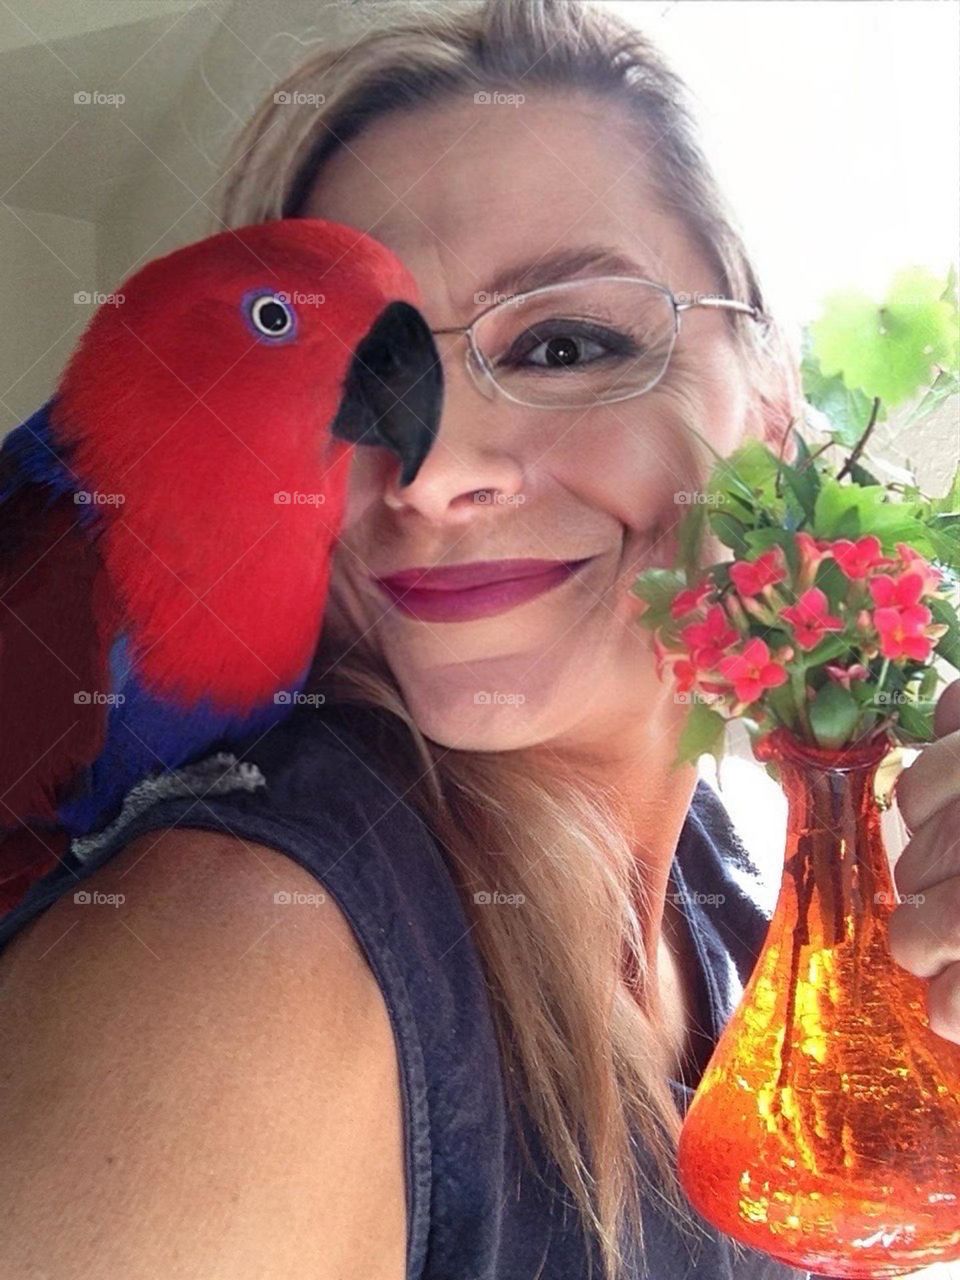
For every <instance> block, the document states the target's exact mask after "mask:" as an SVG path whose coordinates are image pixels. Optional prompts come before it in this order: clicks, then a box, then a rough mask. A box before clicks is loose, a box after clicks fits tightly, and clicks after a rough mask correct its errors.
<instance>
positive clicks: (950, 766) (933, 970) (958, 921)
mask: <svg viewBox="0 0 960 1280" xmlns="http://www.w3.org/2000/svg"><path fill="white" fill-rule="evenodd" d="M934 735H935V737H936V741H935V742H932V743H930V745H929V746H926V747H924V748H923V749H922V750H921V752H920V754H919V755H918V756H917V758H916V760H915V761H914V762H913V764H912V765H911V766H910V767H909V768H908V769H905V770H904V771H903V773H902V774H901V775H900V777H899V778H898V779H897V784H896V788H895V794H896V799H897V804H898V806H899V809H900V814H901V816H902V818H903V821H904V823H905V824H906V827H907V830H908V832H909V833H910V841H909V843H908V844H907V845H906V847H905V848H904V850H903V852H902V853H901V854H900V857H899V858H898V860H897V862H896V863H895V864H894V871H893V877H894V882H895V884H896V887H897V893H898V894H899V895H900V896H901V897H903V898H905V899H906V901H902V902H900V904H899V905H898V906H897V907H896V909H895V910H894V911H893V912H892V914H891V915H890V918H889V921H888V925H889V942H890V953H891V955H892V956H893V959H894V960H895V961H896V962H897V964H899V965H901V966H902V967H903V968H904V969H907V970H909V972H910V973H914V974H916V975H917V977H918V978H930V979H931V981H930V984H929V986H928V987H927V1015H928V1017H929V1019H930V1029H931V1031H935V1032H936V1033H937V1035H940V1036H943V1037H944V1038H945V1039H947V1040H952V1041H954V1042H955V1043H956V1044H960V680H955V681H954V682H953V683H952V684H949V685H948V686H947V687H946V689H944V691H943V693H942V694H941V695H940V698H939V700H938V702H937V706H936V710H935V714H934Z"/></svg>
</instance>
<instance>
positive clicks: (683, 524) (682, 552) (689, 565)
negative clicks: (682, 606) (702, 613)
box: [677, 502, 707, 582]
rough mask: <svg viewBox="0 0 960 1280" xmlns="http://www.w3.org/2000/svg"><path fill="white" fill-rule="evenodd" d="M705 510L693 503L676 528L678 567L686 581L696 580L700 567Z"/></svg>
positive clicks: (699, 503)
mask: <svg viewBox="0 0 960 1280" xmlns="http://www.w3.org/2000/svg"><path fill="white" fill-rule="evenodd" d="M706 515H707V509H706V507H705V505H704V504H703V503H702V502H695V503H694V504H693V505H692V506H691V507H690V510H689V511H687V512H686V513H685V514H684V516H683V519H682V520H681V521H680V524H679V526H678V528H677V548H678V555H679V560H680V565H681V567H682V569H683V571H684V573H686V575H687V581H688V582H692V581H693V580H694V578H696V576H697V573H698V571H699V565H700V553H701V549H702V547H703V533H704V529H705V528H706Z"/></svg>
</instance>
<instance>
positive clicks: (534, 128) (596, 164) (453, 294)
mask: <svg viewBox="0 0 960 1280" xmlns="http://www.w3.org/2000/svg"><path fill="white" fill-rule="evenodd" d="M303 213H304V215H305V216H313V217H322V218H329V219H332V220H334V221H337V222H342V223H346V224H348V225H351V226H355V227H357V228H359V229H360V230H362V231H365V232H369V233H370V234H371V235H373V236H374V237H376V238H377V239H378V240H380V241H382V242H383V243H384V244H386V245H388V246H389V247H390V248H391V249H393V250H394V252H395V253H397V255H398V256H399V257H400V258H401V259H403V261H404V262H405V263H406V264H407V266H408V267H409V268H410V270H411V271H412V272H413V275H414V276H415V278H416V280H417V282H418V284H419V287H420V291H421V296H422V310H423V313H424V315H425V317H426V319H427V322H428V324H429V325H430V327H431V328H432V329H443V328H449V327H452V326H463V325H466V324H467V323H469V321H470V320H472V319H473V317H474V316H475V315H476V314H477V313H478V312H479V311H481V310H482V309H483V307H484V305H486V301H487V298H486V297H485V296H484V295H485V294H486V295H489V282H490V281H492V280H493V279H494V278H495V277H497V276H498V275H500V273H501V272H503V271H504V270H505V269H506V268H508V267H512V266H514V265H518V264H521V263H527V262H536V261H537V260H539V259H544V258H547V257H548V256H551V255H553V254H555V253H557V252H558V251H561V250H570V249H576V248H581V247H583V246H602V247H604V248H606V249H608V250H609V251H610V252H612V253H618V254H621V255H623V256H624V257H626V258H629V259H631V260H633V261H635V262H636V263H637V268H636V272H635V273H636V274H639V275H642V276H644V277H646V278H649V279H652V280H655V281H657V282H659V283H662V284H666V285H668V286H669V287H670V288H672V289H673V290H674V292H677V293H687V294H692V293H695V292H704V293H717V292H718V291H719V285H718V282H717V280H716V279H715V278H714V276H713V273H712V272H711V270H710V268H709V265H708V263H707V261H706V260H705V259H704V257H703V256H702V254H701V253H700V252H699V251H698V250H697V248H696V246H695V245H694V243H693V242H692V240H691V239H690V237H689V236H688V234H687V233H686V231H685V230H684V228H683V227H682V226H681V224H680V223H679V222H678V221H677V220H676V219H675V218H674V217H672V216H668V215H667V214H665V213H664V212H661V211H660V210H659V208H658V207H657V205H656V202H655V200H654V197H653V194H652V192H651V189H650V188H649V186H648V165H647V160H646V157H645V153H644V149H643V148H641V147H638V146H637V143H636V139H635V136H634V135H632V134H630V133H628V131H627V130H626V128H623V127H618V125H617V123H616V121H615V120H614V118H613V114H612V112H611V111H610V109H609V107H607V106H605V105H604V104H602V103H599V102H598V101H597V100H595V99H593V98H590V97H587V96H583V97H580V98H573V99H571V98H570V97H569V96H567V97H565V98H564V99H563V100H561V99H560V98H558V97H554V96H553V95H552V94H547V93H544V92H540V93H537V94H533V93H530V94H528V95H527V96H526V99H525V101H524V102H523V103H522V104H520V105H510V104H507V103H505V102H497V101H494V102H487V103H482V102H479V103H478V102H474V101H473V99H472V98H470V99H466V100H464V101H462V102H458V103H457V104H456V105H452V106H451V105H444V106H442V107H438V108H419V109H417V110H416V111H415V112H412V113H410V114H408V115H405V116H404V115H394V116H392V117H388V118H385V119H383V120H382V121H379V122H377V123H375V124H374V125H371V126H370V127H368V128H367V130H366V131H364V132H363V133H362V134H361V135H360V136H359V137H358V138H357V139H355V140H354V141H353V142H352V143H351V144H350V146H349V148H346V149H341V150H340V151H338V152H337V153H336V154H335V155H334V157H333V158H332V159H331V160H330V161H329V162H328V164H327V166H326V167H325V169H324V170H323V172H322V175H321V177H320V178H319V180H318V182H317V184H316V186H315V188H314V191H313V193H312V196H311V199H310V200H309V201H308V203H307V205H306V207H305V208H304V210H303ZM585 274H593V275H597V274H603V271H602V270H600V271H598V270H597V269H593V270H591V271H588V272H586V273H585ZM564 278H569V276H566V277H564ZM744 323H751V321H750V320H749V319H747V320H745V321H744ZM437 343H438V346H439V349H440V351H441V353H442V355H443V363H444V374H445V394H444V404H443V417H442V421H441V425H440V431H439V434H438V436H437V439H436V443H435V445H434V447H433V449H432V451H431V453H430V454H429V456H428V457H427V459H426V461H425V462H424V463H423V465H422V467H421V469H420V471H419V473H418V475H417V477H416V479H415V480H414V481H413V483H412V484H410V485H408V486H407V487H406V488H403V489H400V488H398V481H397V464H396V459H395V458H394V457H393V456H392V455H391V454H389V453H388V452H387V451H386V450H380V449H358V450H357V452H356V455H355V459H354V462H353V464H352V472H351V477H350V491H349V496H348V503H347V511H346V517H345V522H344V526H343V529H342V532H341V540H340V545H339V547H338V549H337V553H336V558H335V562H334V569H333V574H334V587H335V591H336V592H337V594H338V595H339V594H340V593H341V592H343V593H346V594H347V595H348V596H349V598H350V600H351V601H352V606H351V607H352V608H353V610H354V611H356V614H357V617H358V618H361V619H362V629H363V630H364V631H366V630H368V629H373V630H374V631H375V632H376V633H377V636H378V638H379V640H380V642H381V645H382V648H383V650H384V652H385V654H386V656H387V659H388V661H389V663H390V665H391V668H392V670H393V671H394V673H395V676H396V678H397V680H398V682H399V684H400V687H401V689H402V691H403V694H404V696H405V699H406V701H407V704H408V706H409V708H410V710H411V712H412V714H413V716H414V718H415V720H416V722H417V724H418V725H419V727H420V729H421V731H422V732H423V733H424V734H426V736H427V737H429V738H432V739H433V740H434V741H436V742H438V743H440V744H442V745H445V746H449V747H456V748H461V749H464V750H491V751H496V750H504V749H511V748H518V747H529V746H535V745H545V746H548V747H557V748H559V747H561V746H569V747H571V748H578V747H579V748H583V749H585V750H591V749H593V748H599V749H601V750H602V748H603V744H604V743H611V742H615V741H619V742H623V741H624V740H625V739H629V740H630V741H631V742H635V741H636V738H637V732H638V728H641V727H644V726H646V732H647V733H650V732H651V731H652V732H655V733H656V734H657V736H658V737H660V735H662V734H664V733H666V734H670V733H672V732H673V731H674V730H675V728H676V726H677V725H678V724H679V722H680V720H681V719H682V715H683V712H684V710H685V708H684V707H683V706H682V705H678V704H677V702H676V701H675V700H674V698H673V695H672V692H671V690H670V689H669V687H668V686H667V685H666V684H665V683H662V682H661V681H659V680H658V678H657V676H656V673H655V670H654V665H653V659H652V652H651V649H650V642H649V637H648V633H647V632H645V631H644V630H643V629H642V628H641V627H640V626H639V625H638V624H637V622H636V614H637V601H636V598H635V597H632V596H631V595H630V594H629V588H630V586H631V584H632V582H633V580H634V578H635V576H636V575H637V573H638V572H639V571H640V570H641V569H643V568H644V567H645V566H647V565H651V564H669V563H670V562H671V558H672V556H673V554H674V551H675V539H674V535H673V531H674V529H675V526H676V524H677V522H678V520H679V519H680V518H681V517H682V515H683V514H684V512H685V511H686V510H687V509H688V495H689V494H690V493H691V492H694V491H696V490H697V489H698V487H699V483H700V481H701V479H702V477H698V476H697V475H696V474H695V467H696V464H695V462H694V458H695V456H696V455H695V454H694V452H693V447H692V444H691V437H690V435H689V433H688V432H686V431H685V430H684V423H690V424H692V425H693V426H695V427H696V428H697V430H698V431H700V432H701V433H702V434H703V435H704V436H706V437H707V438H708V439H709V440H710V441H711V443H712V444H713V446H714V448H716V449H717V450H719V451H720V452H721V453H727V452H729V451H730V450H731V449H733V448H734V447H736V445H737V443H738V442H739V441H740V440H741V438H742V437H743V436H744V434H745V433H746V432H747V431H753V430H754V428H755V427H756V426H757V425H758V423H757V418H756V397H755V396H754V395H753V394H752V393H751V388H750V387H749V386H748V385H747V383H746V381H745V378H744V374H743V372H742V370H741V367H740V365H739V364H738V362H737V360H736V358H735V355H734V351H733V347H732V344H731V342H730V339H729V336H728V333H727V329H726V323H725V321H724V318H723V316H722V315H721V314H719V313H717V312H712V311H710V310H708V309H694V310H693V311H691V312H688V313H685V314H684V317H683V322H682V326H681V330H680V335H679V338H678V340H677V344H676V346H675V348H674V351H673V355H672V356H671V360H670V364H669V366H668V368H667V371H666V373H665V374H664V376H663V378H662V379H661V381H660V382H659V383H658V384H657V385H656V386H655V387H654V388H653V389H652V390H650V391H648V392H646V393H645V394H643V395H641V396H638V397H635V398H633V399H630V400H625V401H620V402H618V403H614V404H607V405H601V406H600V407H598V408H595V409H591V410H587V411H585V410H583V409H576V410H571V409H559V410H555V409H542V408H529V407H525V406H523V405H518V404H515V403H512V402H511V401H510V400H507V399H506V398H504V397H503V396H501V395H499V394H496V395H495V396H494V397H493V398H492V399H488V398H487V397H486V396H484V395H483V394H482V393H481V391H480V390H478V388H477V387H476V386H475V385H474V383H473V382H472V380H471V378H470V375H469V373H468V372H467V369H466V367H465V362H464V352H465V344H466V340H465V338H464V337H463V336H462V335H445V336H440V337H438V338H437ZM561 376H562V375H561ZM701 456H702V455H701ZM525 558H533V559H537V560H541V561H543V560H548V561H563V562H569V561H578V560H584V559H586V561H587V563H586V564H584V565H583V566H582V567H581V568H579V569H578V570H577V571H576V572H574V573H572V574H571V575H569V576H566V577H565V578H563V580H562V581H560V582H559V584H556V585H553V586H551V587H550V588H549V589H546V590H544V591H542V593H541V594H538V595H535V596H534V597H533V598H528V599H525V600H521V601H520V602H516V603H513V604H512V605H509V606H508V607H505V608H503V609H502V611H500V612H497V613H494V614H492V615H489V614H488V615H487V616H482V617H474V618H463V617H454V618H450V619H444V620H436V619H425V618H423V617H419V616H416V617H415V616H411V615H410V614H409V613H408V612H406V611H404V610H402V609H401V608H400V607H398V606H397V605H396V604H394V603H392V601H391V598H390V597H388V596H387V595H385V594H384V593H383V591H382V590H381V588H379V587H378V586H377V585H376V584H375V583H374V582H373V580H372V579H373V577H374V576H382V575H386V574H390V573H395V572H397V571H399V570H402V569H408V568H415V567H416V568H422V567H424V566H448V565H454V564H457V565H459V564H463V563H464V562H470V561H491V560H500V559H525Z"/></svg>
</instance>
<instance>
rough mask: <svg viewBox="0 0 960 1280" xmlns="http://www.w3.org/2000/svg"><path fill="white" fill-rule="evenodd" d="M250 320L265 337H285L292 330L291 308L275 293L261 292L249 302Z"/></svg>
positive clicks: (256, 330)
mask: <svg viewBox="0 0 960 1280" xmlns="http://www.w3.org/2000/svg"><path fill="white" fill-rule="evenodd" d="M249 314H250V322H251V324H252V325H253V328H254V330H255V332H257V333H258V334H262V336H263V337H265V338H286V337H289V336H290V334H291V333H293V330H294V315H293V308H292V307H291V306H290V304H289V302H287V301H286V299H284V298H282V297H280V296H279V295H278V294H275V293H263V294H260V295H259V296H258V297H256V298H254V299H253V300H252V301H251V302H250V304H249Z"/></svg>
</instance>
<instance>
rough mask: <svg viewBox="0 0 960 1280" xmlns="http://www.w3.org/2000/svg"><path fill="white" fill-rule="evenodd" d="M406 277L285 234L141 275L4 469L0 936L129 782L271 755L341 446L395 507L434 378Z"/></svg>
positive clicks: (322, 563) (0, 497) (305, 231)
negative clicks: (377, 465)
mask: <svg viewBox="0 0 960 1280" xmlns="http://www.w3.org/2000/svg"><path fill="white" fill-rule="evenodd" d="M418 301H419V297H418V293H417V288H416V285H415V282H414V280H413V277H412V276H411V274H410V273H409V271H408V270H407V269H406V268H405V267H404V265H403V264H402V263H401V262H400V260H399V259H398V258H396V257H395V256H394V255H393V254H392V253H391V252H390V251H389V250H388V249H387V248H386V247H385V246H384V245H382V244H380V243H378V242H377V241H376V240H374V239H372V238H371V237H369V236H367V235H364V234H363V233H361V232H359V231H358V230H356V229H354V228H351V227H347V226H343V225H340V224H338V223H332V222H328V221H324V220H320V219H313V218H290V219H281V220H277V221H273V222H265V223H260V224H257V225H255V226H249V227H243V228H240V229H237V230H230V231H225V232H222V233H219V234H217V235H215V236H212V237H210V238H208V239H205V240H202V241H199V242H198V243H195V244H192V245H189V246H187V247H186V248H182V249H178V250H175V251H174V252H172V253H169V254H167V255H165V256H163V257H161V258H158V259H155V260H153V261H152V262H150V263H148V264H147V265H146V266H145V267H143V268H142V269H140V270H139V271H137V272H136V273H135V274H133V275H132V276H130V277H129V278H128V279H127V280H126V281H125V282H124V283H123V285H122V286H120V288H119V289H118V291H117V293H116V294H113V295H110V296H109V297H108V299H107V300H106V301H105V302H104V303H103V304H102V305H101V306H100V307H99V308H98V310H97V311H96V313H95V315H94V317H93V319H92V320H91V322H90V324H89V325H88V327H87V328H86V330H85V331H84V333H83V335H82V337H81V339H80V341H79V342H78V344H77V347H76V348H75V350H74V351H73V353H72V355H71V357H70V360H69V362H68V364H67V367H66V369H65V370H64V373H63V375H62V377H61V378H60V381H59V383H58V385H57V388H56V390H55V392H54V394H53V395H52V396H51V398H50V399H49V401H48V402H47V403H46V404H45V405H44V406H43V407H42V408H41V409H39V410H38V411H37V412H36V413H35V414H33V416H32V417H30V418H29V419H28V420H27V421H26V422H24V423H22V424H21V425H20V426H18V427H16V428H15V429H14V430H13V431H12V432H11V433H10V434H9V435H8V436H7V437H6V439H5V440H4V441H3V444H2V447H0V913H2V912H4V911H6V910H9V909H10V908H11V907H13V906H14V905H15V904H16V903H17V902H18V901H19V900H20V898H21V897H22V896H23V894H24V893H25V892H26V890H27V888H29V886H30V884H31V883H33V882H34V881H35V880H36V879H38V878H39V877H40V876H41V875H43V874H45V873H46V872H47V871H49V870H51V869H52V868H53V867H54V866H55V865H56V862H57V859H58V858H60V857H62V856H63V855H64V854H65V853H66V852H67V851H68V849H69V843H70V840H71V839H72V838H74V837H77V836H83V835H85V834H89V833H91V832H97V831H100V830H101V829H102V828H103V827H104V826H105V825H107V823H108V822H109V821H110V820H112V818H113V817H114V816H115V815H116V814H117V812H118V811H119V809H120V806H121V803H122V801H123V798H124V796H125V795H126V793H127V792H128V790H129V789H130V788H131V787H132V786H133V785H135V784H136V783H137V782H139V781H142V780H143V779H144V778H145V777H147V776H149V775H151V774H154V773H157V772H161V771H166V770H170V769H175V768H178V767H180V766H182V765H184V764H185V763H189V762H190V761H192V760H195V759H199V758H200V757H202V756H204V755H206V754H208V753H209V751H210V750H211V748H213V747H214V746H217V745H219V744H223V743H229V742H230V741H231V740H233V739H235V738H236V737H239V736H242V735H246V734H248V733H250V732H256V731H258V730H263V731H265V730H266V729H267V728H268V727H269V726H270V725H272V724H273V723H275V722H276V721H277V720H278V719H280V718H281V717H282V716H283V715H285V714H288V713H289V711H290V710H291V709H292V706H293V703H294V702H295V700H296V699H295V694H296V693H298V692H299V691H300V690H302V688H303V685H304V681H305V679H306V676H307V672H308V670H309V667H310V663H311V659H312V657H313V654H314V651H315V648H316V643H317V640H318V637H319V633H320V628H321V624H322V621H323V613H324V606H325V603H326V598H327V589H328V584H329V579H330V568H331V558H332V555H333V552H334V549H335V546H336V542H337V537H338V534H339V531H340V527H341V522H342V518H343V513H344V506H345V499H346V490H347V477H348V470H349V467H350V461H351V458H352V456H353V452H354V448H355V446H357V445H363V446H365V447H367V446H372V447H382V448H386V449H389V450H390V451H392V453H394V454H395V455H396V456H397V458H398V459H399V463H398V465H399V467H400V481H401V483H402V484H404V485H406V484H409V483H410V481H411V480H412V479H413V478H414V477H415V476H416V474H417V471H418V469H419V467H420V465H421V463H422V462H423V459H424V458H425V456H426V455H427V453H428V451H429V449H430V447H431V445H432V443H433V440H434V437H435V435H436V432H437V429H438V424H439V420H440V411H441V401H442V395H443V378H442V372H441V365H440V361H439V356H438V353H437V350H436V346H435V344H434V340H433V337H432V334H431V332H430V330H429V328H428V327H427V324H426V322H425V320H424V318H423V316H422V315H421V314H420V312H419V310H417V303H418Z"/></svg>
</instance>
